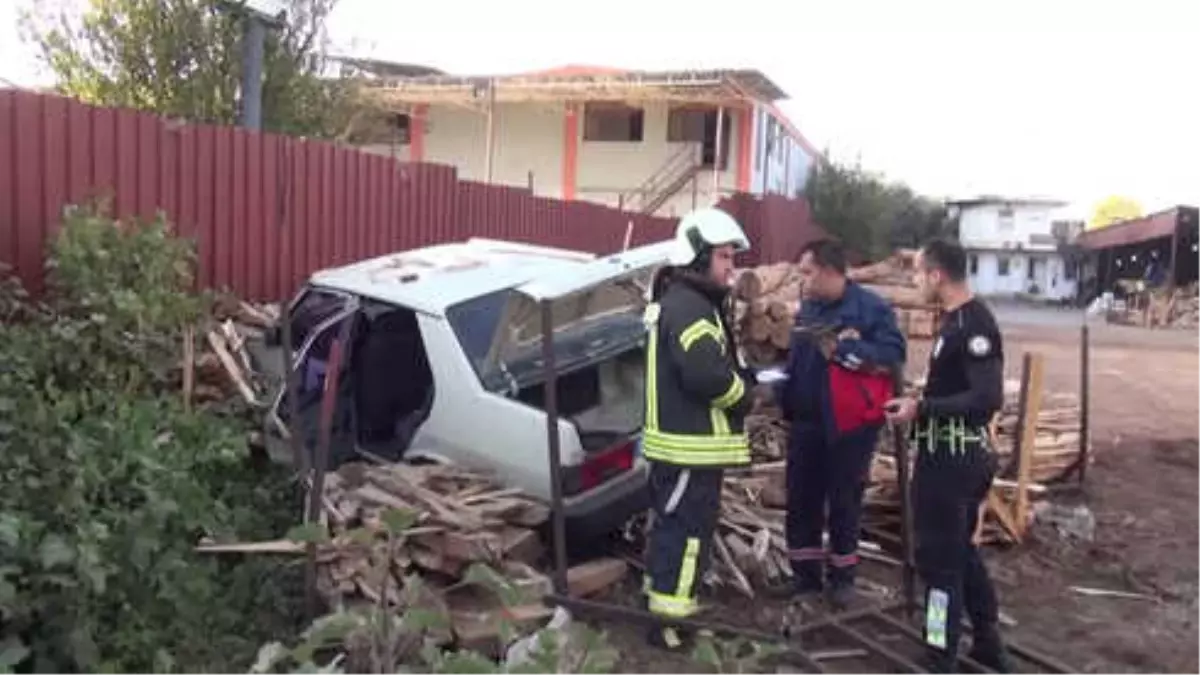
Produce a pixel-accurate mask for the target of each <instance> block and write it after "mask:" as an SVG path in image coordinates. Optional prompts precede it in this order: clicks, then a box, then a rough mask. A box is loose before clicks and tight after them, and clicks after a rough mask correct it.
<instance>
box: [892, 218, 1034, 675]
mask: <svg viewBox="0 0 1200 675" xmlns="http://www.w3.org/2000/svg"><path fill="white" fill-rule="evenodd" d="M966 272H967V256H966V253H965V252H964V251H963V248H962V246H960V245H959V244H957V243H954V242H949V241H934V242H931V243H929V244H927V245H926V246H925V247H924V248H923V249H922V250H921V252H920V254H919V255H918V256H917V260H916V272H915V276H916V281H917V285H918V287H919V288H920V289H921V292H922V294H923V295H924V296H925V299H926V300H928V301H930V302H938V303H940V304H941V306H942V307H943V308H944V309H945V314H944V315H943V319H942V323H941V326H940V327H939V330H938V334H937V337H936V339H935V340H934V343H933V349H932V351H931V353H930V356H929V371H928V375H927V381H926V383H925V388H924V392H923V393H922V394H921V396H920V397H905V398H898V399H896V400H894V401H890V402H889V403H888V417H889V419H891V420H893V421H895V422H908V421H913V422H914V425H913V433H912V438H913V442H914V448H915V453H916V465H915V469H914V470H913V485H912V496H913V509H914V525H915V529H916V545H917V551H916V553H917V569H918V571H919V572H920V574H921V577H922V579H923V581H924V582H925V586H926V589H925V599H924V601H925V626H924V637H925V643H926V645H927V647H928V649H929V651H930V654H929V657H930V667H931V669H932V670H931V672H956V671H957V656H958V640H959V627H960V625H961V620H962V619H961V617H962V613H963V610H964V606H965V610H966V613H967V616H968V617H970V619H971V632H972V634H973V638H974V640H973V644H972V649H971V652H970V656H971V657H972V658H973V659H975V660H976V661H979V662H980V663H982V664H984V665H986V666H988V667H990V668H992V669H993V670H996V671H998V672H1011V664H1010V661H1009V657H1008V654H1007V653H1006V650H1005V648H1004V645H1003V643H1002V642H1001V639H1000V633H999V630H998V628H997V625H998V623H999V609H998V607H997V604H996V592H995V589H994V588H993V586H992V582H991V579H990V578H989V577H988V571H987V568H986V567H984V564H983V560H982V558H981V557H980V555H979V550H978V549H977V548H976V546H975V544H974V542H973V539H972V536H973V534H974V530H975V525H976V520H977V518H978V514H979V509H980V508H981V504H982V502H983V500H984V499H985V498H986V496H987V493H988V490H989V489H990V488H991V484H992V478H993V475H994V471H995V463H994V455H993V454H992V451H991V449H990V448H989V447H988V438H989V437H988V434H987V430H986V427H987V424H988V422H989V421H990V420H991V419H992V415H993V414H995V413H996V412H997V411H998V410H999V409H1000V407H1001V405H1002V404H1003V400H1004V349H1003V346H1002V343H1001V339H1000V329H999V328H998V327H997V325H996V319H995V317H994V316H993V315H992V312H991V310H990V309H988V307H987V306H986V305H985V304H983V302H981V301H980V300H978V299H977V298H975V297H973V296H972V294H971V290H970V288H969V287H968V286H967V283H966Z"/></svg>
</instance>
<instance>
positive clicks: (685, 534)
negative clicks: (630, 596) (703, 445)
mask: <svg viewBox="0 0 1200 675" xmlns="http://www.w3.org/2000/svg"><path fill="white" fill-rule="evenodd" d="M723 476H724V471H723V470H722V469H712V468H684V467H678V466H673V465H670V464H663V463H661V462H651V463H650V501H651V504H652V506H653V508H654V523H653V526H652V528H651V530H650V543H649V546H647V547H646V575H647V576H646V585H647V588H646V595H647V601H648V606H649V608H650V611H651V612H654V613H655V614H660V615H663V616H672V617H686V616H690V615H692V614H694V613H695V612H696V609H697V604H696V591H697V589H699V588H700V584H701V582H702V580H703V579H704V573H705V572H706V571H707V569H708V562H709V557H710V555H711V548H712V537H713V530H714V528H716V526H717V518H718V516H719V514H720V509H721V481H722V478H723Z"/></svg>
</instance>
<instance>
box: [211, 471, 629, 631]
mask: <svg viewBox="0 0 1200 675" xmlns="http://www.w3.org/2000/svg"><path fill="white" fill-rule="evenodd" d="M549 515H550V514H549V508H548V507H547V506H546V505H545V504H544V503H542V502H540V501H538V500H535V499H533V498H530V497H528V496H525V495H523V494H521V492H520V491H519V490H516V489H512V488H501V487H498V486H497V484H496V483H495V482H494V481H493V480H491V479H489V477H487V476H485V475H483V474H480V473H478V472H473V471H468V470H465V469H462V468H459V467H454V466H450V465H441V464H423V465H413V464H365V463H360V462H352V463H348V464H345V465H343V466H342V467H340V468H339V469H338V470H337V471H336V472H334V473H329V474H327V475H326V476H325V485H324V489H323V494H322V497H321V520H322V523H323V524H324V526H325V528H323V529H326V528H327V531H328V538H326V539H325V540H324V541H323V542H322V543H320V544H318V545H317V562H318V571H317V588H318V590H319V592H320V594H321V596H322V597H323V598H324V599H325V601H326V603H327V604H328V605H329V606H331V607H335V608H336V607H347V606H354V605H359V604H363V603H373V604H376V605H386V606H391V607H394V608H397V609H406V608H413V607H418V608H421V609H425V610H429V611H432V612H434V613H436V614H438V615H440V616H445V617H448V618H449V622H448V623H449V625H448V626H447V627H446V628H444V629H440V630H437V631H434V633H433V634H432V635H431V636H430V637H432V638H434V639H435V640H436V641H437V642H439V643H441V644H450V643H454V644H456V645H458V646H460V647H467V648H471V649H476V650H479V651H483V652H485V653H493V654H495V653H496V652H497V650H498V649H500V648H502V647H503V646H504V645H503V644H501V639H500V638H501V637H502V635H503V630H502V628H503V625H504V624H505V623H507V624H508V625H509V626H511V627H513V628H516V629H517V630H518V631H523V630H531V629H534V628H536V627H537V626H538V625H540V624H541V623H544V622H545V620H547V619H548V618H549V617H550V615H551V614H552V613H553V609H552V608H550V607H547V606H545V605H544V604H543V603H542V597H543V596H544V595H545V594H547V593H550V592H552V590H553V589H552V584H551V582H550V579H549V577H548V576H547V574H546V573H544V572H543V571H541V570H539V569H538V568H537V567H536V566H537V565H538V564H539V563H541V562H542V558H543V553H544V546H543V544H542V541H541V538H540V536H539V534H538V532H537V528H538V527H539V526H541V525H542V524H543V523H545V522H546V521H547V520H548V518H549ZM401 528H402V529H401ZM304 547H305V545H304V544H303V543H299V542H295V541H286V540H281V541H277V542H258V543H250V544H213V543H205V544H202V545H201V546H200V547H199V550H201V551H206V552H211V553H221V552H278V553H300V552H302V551H303V550H304ZM627 571H628V566H627V563H625V562H624V561H622V560H619V559H615V558H604V559H600V560H593V561H590V562H588V563H584V564H581V565H577V566H575V567H572V568H570V569H569V570H568V574H567V584H568V587H569V589H570V592H571V593H572V594H573V595H575V596H588V595H592V594H595V593H597V592H599V591H602V590H604V589H605V588H607V587H609V586H611V585H613V584H615V583H617V582H619V581H620V580H621V579H623V578H624V577H625V575H626V573H627Z"/></svg>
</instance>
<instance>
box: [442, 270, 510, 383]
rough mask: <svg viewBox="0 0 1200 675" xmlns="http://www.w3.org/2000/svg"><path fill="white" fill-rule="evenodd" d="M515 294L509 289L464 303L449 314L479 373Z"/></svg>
mask: <svg viewBox="0 0 1200 675" xmlns="http://www.w3.org/2000/svg"><path fill="white" fill-rule="evenodd" d="M512 293H513V291H512V290H511V289H505V290H502V291H496V292H494V293H489V294H487V295H482V296H480V297H478V298H472V299H470V300H467V301H465V302H460V303H458V304H457V305H454V306H453V307H450V308H449V309H448V310H446V320H447V321H449V322H450V328H451V329H452V330H453V331H454V336H455V337H456V338H457V339H458V343H459V345H461V346H462V350H463V352H464V353H466V355H467V358H468V359H469V360H470V361H471V366H472V367H474V368H475V372H476V373H478V372H479V370H480V369H481V368H482V367H483V362H484V360H485V359H487V354H488V350H489V349H490V348H491V346H492V338H493V337H494V336H495V335H496V328H497V326H498V325H499V323H500V315H501V314H503V313H504V307H505V305H506V304H507V303H508V299H509V297H511V295H512Z"/></svg>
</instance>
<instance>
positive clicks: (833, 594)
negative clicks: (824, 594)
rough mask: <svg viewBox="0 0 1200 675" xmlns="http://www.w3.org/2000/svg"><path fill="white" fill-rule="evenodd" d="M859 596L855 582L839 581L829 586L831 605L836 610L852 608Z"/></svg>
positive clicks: (841, 610) (842, 610)
mask: <svg viewBox="0 0 1200 675" xmlns="http://www.w3.org/2000/svg"><path fill="white" fill-rule="evenodd" d="M857 597H858V593H857V592H856V591H855V590H854V584H853V583H849V584H845V583H839V584H834V585H832V586H830V587H829V606H830V607H831V608H832V609H833V611H835V612H844V611H846V610H848V609H850V606H851V605H853V604H854V599H855V598H857Z"/></svg>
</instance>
